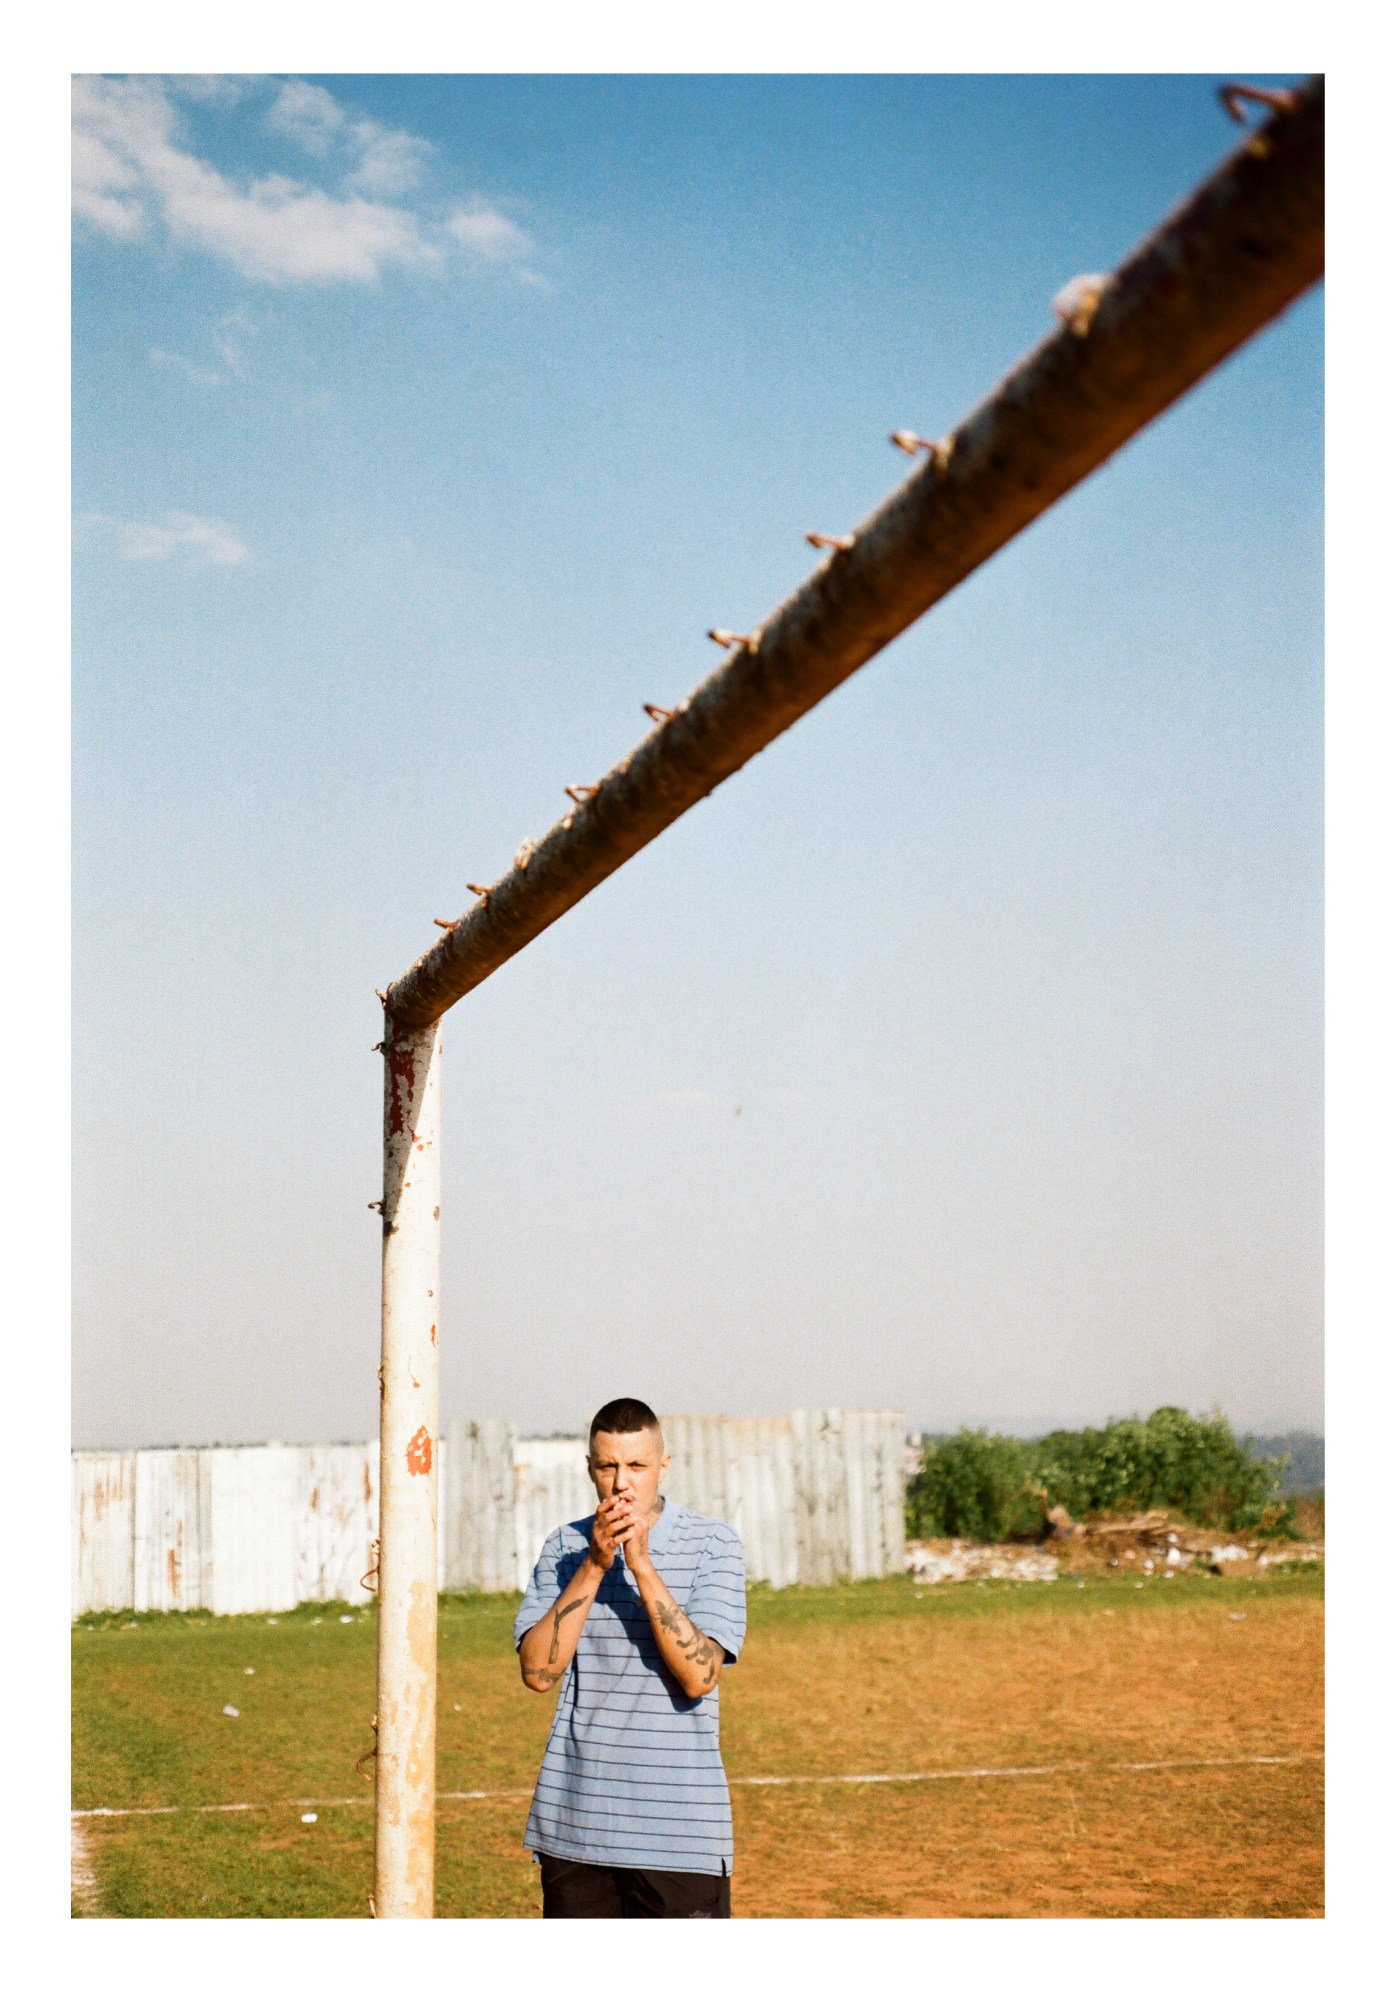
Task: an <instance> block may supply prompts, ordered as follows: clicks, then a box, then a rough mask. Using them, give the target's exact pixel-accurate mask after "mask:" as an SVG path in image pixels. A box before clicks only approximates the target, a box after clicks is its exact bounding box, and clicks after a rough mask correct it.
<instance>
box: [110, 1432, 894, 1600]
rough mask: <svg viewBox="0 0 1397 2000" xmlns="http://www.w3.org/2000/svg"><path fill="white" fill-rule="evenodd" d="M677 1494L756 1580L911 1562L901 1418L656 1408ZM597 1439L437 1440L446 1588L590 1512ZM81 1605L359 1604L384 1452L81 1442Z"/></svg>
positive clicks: (820, 1576) (502, 1566)
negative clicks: (88, 1445)
mask: <svg viewBox="0 0 1397 2000" xmlns="http://www.w3.org/2000/svg"><path fill="white" fill-rule="evenodd" d="M663 1423H664V1430H665V1438H666V1442H667V1444H668V1446H669V1448H670V1452H671V1457H672V1461H673V1462H672V1465H671V1468H670V1474H669V1479H668V1485H667V1490H668V1492H669V1493H670V1495H671V1496H672V1498H673V1499H674V1500H675V1502H676V1503H677V1504H678V1505H680V1506H687V1507H692V1508H694V1509H696V1510H697V1511H698V1512H700V1513H704V1514H713V1515H716V1516H717V1517H718V1518H719V1519H720V1520H726V1521H730V1522H731V1523H732V1524H733V1526H734V1527H735V1528H736V1529H737V1531H738V1533H739V1534H740V1535H741V1537H742V1543H743V1548H744V1550H745V1552H746V1557H747V1573H748V1575H749V1576H750V1577H751V1578H752V1579H753V1581H764V1582H767V1583H770V1584H772V1585H774V1586H775V1587H777V1588H778V1589H780V1588H785V1587H786V1586H788V1585H789V1584H792V1583H797V1582H799V1583H833V1582H835V1581H836V1580H837V1579H838V1578H840V1577H864V1576H889V1575H895V1574H896V1573H898V1572H899V1571H900V1570H901V1568H902V1566H903V1560H904V1553H905V1550H904V1535H903V1481H904V1477H905V1468H904V1445H903V1437H902V1431H903V1420H902V1416H901V1413H900V1412H898V1411H896V1410H798V1411H796V1413H795V1415H794V1416H792V1417H789V1418H787V1417H775V1418H760V1419H740V1420H736V1421H734V1420H730V1419H728V1418H726V1417H718V1416H711V1415H684V1414H679V1415H675V1416H668V1417H665V1418H664V1419H663ZM586 1451H587V1446H586V1440H585V1439H584V1438H580V1437H573V1438H519V1437H517V1436H516V1434H515V1431H514V1428H513V1426H512V1425H510V1424H505V1423H498V1422H494V1421H485V1420H482V1421H478V1422H474V1423H453V1424H451V1425H450V1426H448V1430H447V1435H446V1436H445V1437H444V1438H442V1439H441V1440H439V1452H440V1457H439V1461H438V1463H439V1467H440V1487H439V1515H438V1535H437V1548H438V1581H439V1583H440V1585H441V1586H442V1587H443V1588H445V1589H451V1590H509V1589H519V1590H522V1589H523V1588H525V1587H526V1585H527V1583H528V1579H529V1572H530V1570H531V1569H532V1566H533V1564H534V1562H535V1560H536V1559H537V1556H538V1552H539V1550H540V1548H541V1547H542V1545H543V1543H544V1541H545V1540H546V1538H547V1536H548V1535H549V1534H550V1533H551V1532H552V1530H553V1529H554V1528H556V1527H557V1526H558V1525H559V1523H560V1522H563V1521H575V1520H580V1519H583V1518H585V1517H586V1516H587V1515H590V1514H591V1513H592V1511H593V1509H594V1507H595V1505H596V1494H595V1492H594V1490H593V1487H592V1483H591V1480H590V1479H589V1478H588V1476H587V1467H586ZM72 1464H73V1471H72V1493H73V1520H72V1601H73V1613H74V1616H76V1615H77V1614H78V1613H79V1612H82V1611H88V1610H123V1609H127V1608H131V1607H134V1608H135V1609H136V1610H140V1611H189V1610H194V1609H197V1608H199V1607H200V1606H203V1607H206V1608H207V1609H209V1610H213V1611H218V1612H237V1611H244V1612H253V1611H277V1610H287V1609H290V1607H291V1606H292V1605H294V1604H298V1603H316V1602H322V1603H323V1602H324V1601H326V1600H327V1599H331V1598H340V1599H344V1600H346V1601H347V1602H349V1603H351V1604H358V1603H363V1602H365V1601H366V1600H367V1598H368V1597H369V1595H370V1592H369V1591H368V1590H366V1589H365V1588H364V1586H363V1583H362V1581H361V1579H362V1578H363V1577H364V1576H365V1575H366V1574H367V1573H368V1572H369V1571H370V1569H371V1568H372V1561H373V1558H372V1553H371V1551H372V1544H373V1540H374V1537H375V1535H376V1534H377V1532H378V1445H377V1442H371V1443H369V1444H365V1445H358V1444H345V1445H310V1446H295V1447H293V1446H284V1445H243V1446H219V1447H212V1448H210V1449H208V1450H204V1451H135V1452H75V1453H74V1455H73V1461H72Z"/></svg>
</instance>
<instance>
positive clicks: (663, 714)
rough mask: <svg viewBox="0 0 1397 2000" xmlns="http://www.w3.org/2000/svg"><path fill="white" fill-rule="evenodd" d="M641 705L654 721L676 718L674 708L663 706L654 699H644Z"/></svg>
mask: <svg viewBox="0 0 1397 2000" xmlns="http://www.w3.org/2000/svg"><path fill="white" fill-rule="evenodd" d="M640 705H641V707H642V708H643V709H644V710H645V713H646V714H647V715H648V716H649V718H650V720H651V721H652V722H673V720H674V710H673V709H672V708H661V707H660V706H659V704H658V702H653V701H643V702H642V703H641V704H640Z"/></svg>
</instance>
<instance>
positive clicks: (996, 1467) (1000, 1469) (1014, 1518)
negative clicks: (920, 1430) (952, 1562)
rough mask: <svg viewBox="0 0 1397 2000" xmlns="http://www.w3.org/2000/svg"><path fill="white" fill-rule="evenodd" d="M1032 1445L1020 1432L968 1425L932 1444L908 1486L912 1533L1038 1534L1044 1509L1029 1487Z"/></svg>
mask: <svg viewBox="0 0 1397 2000" xmlns="http://www.w3.org/2000/svg"><path fill="white" fill-rule="evenodd" d="M1029 1449H1030V1448H1029V1446H1027V1445H1026V1444H1024V1443H1023V1441H1022V1440H1021V1439H1020V1438H1012V1437H1000V1436H991V1434H990V1433H989V1432H988V1431H968V1430H963V1431H961V1432H959V1433H958V1434H957V1435H956V1436H955V1437H949V1438H942V1439H941V1440H940V1441H939V1442H935V1443H931V1444H928V1446H927V1448H926V1451H925V1453H924V1454H923V1457H922V1463H921V1468H920V1470H919V1471H918V1472H917V1474H916V1476H915V1477H914V1478H913V1480H912V1482H911V1484H910V1486H909V1488H908V1492H907V1531H908V1533H909V1534H911V1535H922V1536H927V1535H961V1536H964V1537H966V1538H967V1539H968V1540H971V1541H977V1542H999V1541H1003V1540H1004V1539H1005V1538H1006V1536H1009V1535H1025V1534H1034V1533H1035V1532H1036V1531H1037V1529H1038V1528H1039V1527H1040V1526H1041V1525H1042V1520H1043V1510H1042V1507H1041V1506H1040V1504H1039V1502H1038V1500H1037V1498H1036V1496H1035V1495H1034V1494H1033V1493H1032V1492H1031V1491H1030V1489H1029V1483H1028V1481H1029Z"/></svg>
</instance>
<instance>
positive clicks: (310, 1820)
mask: <svg viewBox="0 0 1397 2000" xmlns="http://www.w3.org/2000/svg"><path fill="white" fill-rule="evenodd" d="M319 1817H320V1815H319V1813H302V1814H301V1825H302V1826H314V1825H315V1822H316V1821H317V1820H318V1819H319Z"/></svg>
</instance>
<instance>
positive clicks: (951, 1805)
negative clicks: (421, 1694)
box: [73, 1570, 1323, 1917]
mask: <svg viewBox="0 0 1397 2000" xmlns="http://www.w3.org/2000/svg"><path fill="white" fill-rule="evenodd" d="M1322 1591H1323V1583H1322V1577H1321V1576H1320V1575H1319V1574H1317V1573H1316V1572H1315V1571H1313V1570H1311V1571H1308V1572H1304V1573H1299V1574H1293V1575H1278V1576H1275V1577H1272V1578H1269V1579H1266V1580H1258V1581H1250V1580H1248V1581H1234V1580H1231V1579H1226V1580H1223V1579H1215V1578H1204V1577H1180V1578H1177V1579H1175V1580H1173V1581H1172V1582H1170V1583H1168V1584H1167V1585H1166V1584H1165V1583H1164V1582H1163V1581H1162V1580H1157V1581H1154V1582H1152V1583H1151V1584H1149V1585H1148V1586H1147V1587H1146V1588H1144V1589H1137V1588H1136V1586H1135V1584H1134V1582H1133V1580H1125V1581H1121V1582H1117V1581H1114V1580H1112V1581H1106V1582H1098V1581H1091V1582H1089V1583H1087V1584H1086V1585H1085V1586H1084V1587H1081V1588H1078V1587H1077V1586H1075V1585H1074V1584H1073V1583H1071V1582H1070V1581H1069V1582H1062V1583H1058V1584H1043V1585H1038V1584H1027V1585H1022V1586H1014V1585H1008V1584H1002V1585H1001V1584H989V1585H980V1586H977V1585H973V1584H970V1585H968V1584H943V1585H939V1586H936V1587H935V1588H932V1589H927V1590H923V1591H919V1590H917V1589H915V1588H914V1587H913V1586H912V1585H910V1584H909V1583H907V1582H905V1581H904V1580H902V1579H896V1580H893V1581H889V1582H885V1583H874V1584H857V1585H850V1586H846V1587H841V1588H836V1589H831V1590H798V1591H787V1592H782V1593H775V1592H771V1591H766V1590H762V1589H757V1590H754V1591H753V1592H752V1594H751V1599H750V1605H751V1629H750V1634H749V1639H748V1644H747V1648H746V1650H745V1652H744V1654H743V1658H742V1661H741V1663H740V1665H739V1666H738V1667H737V1668H735V1669H733V1670H731V1671H730V1672H729V1673H727V1674H725V1676H724V1684H723V1711H724V1714H723V1735H724V1750H725V1758H726V1762H727V1766H728V1771H729V1774H730V1775H731V1776H732V1778H734V1779H735V1780H739V1779H744V1778H753V1777H787V1778H796V1779H799V1780H802V1781H806V1780H810V1779H817V1778H838V1777H840V1776H843V1775H848V1774H858V1773H864V1774H868V1773H912V1772H921V1773H934V1772H942V1773H948V1772H957V1771H961V1772H964V1771H967V1770H974V1769H980V1770H1004V1769H1006V1768H1017V1769H1022V1768H1023V1767H1043V1766H1051V1767H1053V1768H1052V1769H1051V1770H1049V1771H1047V1772H1045V1773H1043V1774H1042V1775H1038V1776H1018V1777H988V1776H982V1777H941V1778H937V1779H934V1780H931V1781H922V1782H898V1783H892V1784H877V1785H844V1784H838V1783H835V1784H829V1783H826V1784H812V1783H808V1782H801V1783H797V1784H793V1785H782V1786H748V1785H744V1784H741V1783H737V1784H735V1785H734V1789H733V1809H734V1819H735V1825H736V1842H737V1865H736V1869H735V1875H734V1884H733V1888H734V1897H733V1907H734V1914H735V1915H738V1916H745V1917H771V1916H1054V1915H1060V1916H1069V1915H1070V1916H1305V1915H1319V1914H1320V1913H1321V1911H1322V1893H1323V1889H1322V1881H1323V1876H1322V1853H1323V1845H1322V1821H1321V1805H1322V1776H1321V1772H1322V1766H1321V1763H1320V1752H1321V1749H1322V1737H1321V1714H1322V1691H1321V1673H1322V1618H1323V1598H1322ZM515 1602H516V1600H515V1599H513V1598H504V1597H493V1598H492V1597H475V1598H448V1599H444V1600H443V1603H442V1617H441V1706H440V1720H439V1773H438V1775H439V1784H440V1788H441V1791H442V1793H443V1794H449V1793H452V1792H486V1793H491V1794H498V1795H500V1796H492V1797H488V1798H483V1799H452V1798H450V1797H445V1796H444V1797H443V1799H442V1802H441V1807H440V1814H439V1833H438V1857H437V1903H438V1910H439V1913H440V1914H441V1915H443V1916H499V1917H509V1916H519V1917H528V1916H533V1915H536V1914H537V1903H538V1897H537V1890H536V1887H535V1881H534V1870H533V1867H532V1864H531V1862H530V1860H529V1857H528V1855H527V1854H526V1853H525V1852H524V1850H523V1848H522V1847H521V1846H520V1844H519V1843H520V1835H521V1833H522V1829H523V1821H524V1816H525V1811H526V1808H527V1799H528V1793H529V1790H530V1787H531V1785H532V1782H533V1776H534V1772H535V1770H536V1768H537V1764H538V1759H539V1756H540V1754H541V1751H542V1746H543V1740H544V1737H545V1735H546V1732H547V1727H548V1721H549V1715H550V1712H551V1707H552V1704H551V1703H550V1702H546V1701H541V1700H539V1699H538V1698H536V1697H534V1696H530V1695H528V1694H527V1693H525V1691H524V1690H523V1689H522V1688H521V1686H520V1684H519V1680H518V1673H517V1668H516V1666H515V1662H514V1656H513V1652H512V1649H511V1646H510V1637H509V1632H510V1624H511V1621H512V1617H513V1611H514V1604H515ZM342 1609H343V1607H338V1606H314V1607H303V1608H302V1609H301V1610H300V1611H297V1612H295V1613H291V1614H287V1615H284V1616H283V1617H281V1618H280V1619H279V1620H277V1621H275V1622H269V1621H268V1620H266V1619H262V1618H218V1619H215V1618H212V1617H206V1616H205V1617H201V1616H191V1617H184V1618H181V1617H155V1616H152V1617H146V1618H141V1619H137V1620H135V1621H131V1620H128V1619H124V1618H122V1617H121V1616H119V1615H117V1616H113V1617H110V1618H103V1619H89V1620H85V1621H82V1622H81V1623H80V1624H79V1625H78V1627H77V1628H76V1629H75V1631H74V1639H73V1645H74V1656H73V1658H74V1664H73V1688H74V1702H75V1723H74V1794H75V1796H74V1801H73V1803H74V1805H75V1806H76V1807H80V1808H82V1807H87V1808H90V1807H94V1806H106V1807H124V1808H130V1807H133V1806H146V1807H151V1806H171V1805H176V1806H180V1807H181V1808H183V1810H182V1811H180V1812H178V1813H164V1814H154V1815H150V1816H139V1815H136V1816H119V1817H112V1818H89V1819H84V1820H83V1821H82V1822H81V1824H82V1826H83V1828H84V1831H85V1833H86V1835H87V1849H88V1853H89V1855H90V1858H91V1864H92V1868H93V1872H94V1874H95V1878H96V1900H97V1905H98V1906H99V1907H100V1909H101V1910H102V1912H103V1913H104V1914H107V1915H111V1916H227V1917H233V1916H241V1917H252V1916H323V1917H328V1916H346V1917H353V1916H364V1915H367V1913H368V1900H367V1899H368V1890H369V1887H370V1881H371V1875H372V1831H371V1815H370V1812H369V1809H368V1805H367V1800H368V1797H369V1787H368V1786H367V1784H365V1783H364V1782H363V1781H362V1780H361V1779H360V1778H359V1777H358V1776H357V1775H356V1773H355V1770H354V1762H355V1759H356V1758H357V1757H359V1756H360V1755H361V1754H362V1753H363V1752H364V1751H365V1750H367V1749H368V1748H369V1746H370V1744H371V1742H372V1736H371V1732H370V1729H369V1718H370V1716H371V1714H372V1710H373V1642H374V1631H373V1618H372V1614H371V1613H355V1614H353V1615H352V1617H351V1618H350V1622H348V1623H342V1622H341V1612H342ZM1243 1614H1244V1615H1243ZM249 1667H251V1668H252V1669H253V1671H252V1672H251V1673H248V1672H247V1671H246V1669H247V1668H249ZM225 1703H227V1704H230V1705H232V1706H234V1707H236V1708H238V1709H239V1711H240V1713H239V1715H238V1716H237V1717H236V1718H231V1717H226V1716H224V1715H223V1714H222V1712H221V1711H222V1709H223V1707H224V1704H225ZM1249 1757H1268V1758H1269V1757H1279V1758H1285V1759H1290V1760H1295V1761H1288V1762H1284V1763H1279V1764H1248V1763H1243V1762H1238V1761H1234V1760H1239V1759H1244V1758H1249ZM1210 1759H1211V1760H1216V1761H1214V1762H1211V1763H1210V1762H1209V1761H1208V1760H1210ZM1141 1763H1153V1764H1164V1765H1168V1766H1170V1768H1168V1769H1163V1770H1154V1771H1128V1770H1122V1769H1119V1768H1116V1767H1119V1766H1122V1765H1128V1764H1141ZM1063 1766H1071V1767H1072V1768H1071V1769H1066V1770H1064V1769H1062V1768H1061V1767H1063ZM340 1801H348V1803H340ZM208 1805H219V1806H226V1805H242V1806H247V1807H249V1808H251V1809H250V1810H247V1811H234V1812H223V1811H219V1812H199V1811H195V1810H191V1808H195V1807H199V1806H208ZM310 1810H313V1811H315V1812H316V1814H317V1818H316V1820H315V1822H314V1824H311V1825H306V1824H304V1823H303V1822H302V1819H301V1813H302V1812H303V1811H310ZM88 1900H89V1907H91V1899H90V1898H89V1899H88Z"/></svg>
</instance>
